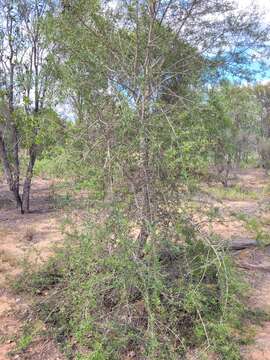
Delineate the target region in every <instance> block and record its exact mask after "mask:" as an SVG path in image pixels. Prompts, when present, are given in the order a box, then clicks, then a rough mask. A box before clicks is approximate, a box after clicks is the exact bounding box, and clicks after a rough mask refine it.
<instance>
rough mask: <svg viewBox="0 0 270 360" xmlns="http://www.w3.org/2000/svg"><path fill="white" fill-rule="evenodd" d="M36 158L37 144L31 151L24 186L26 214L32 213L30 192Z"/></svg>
mask: <svg viewBox="0 0 270 360" xmlns="http://www.w3.org/2000/svg"><path fill="white" fill-rule="evenodd" d="M36 158H37V146H36V144H33V145H32V146H31V148H30V150H29V163H28V167H27V171H26V176H25V180H24V185H23V195H22V209H23V211H24V212H25V213H29V211H30V190H31V183H32V177H33V170H34V166H35V162H36Z"/></svg>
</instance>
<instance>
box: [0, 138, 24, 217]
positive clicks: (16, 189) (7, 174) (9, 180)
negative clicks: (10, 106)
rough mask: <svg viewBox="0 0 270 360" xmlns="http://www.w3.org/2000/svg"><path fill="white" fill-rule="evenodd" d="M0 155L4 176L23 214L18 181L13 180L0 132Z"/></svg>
mask: <svg viewBox="0 0 270 360" xmlns="http://www.w3.org/2000/svg"><path fill="white" fill-rule="evenodd" d="M0 157H1V159H2V163H3V168H4V173H5V177H6V180H7V183H8V186H9V189H10V191H12V193H13V195H14V198H15V201H16V204H17V207H18V208H19V209H20V210H21V213H22V214H23V208H22V199H21V197H20V193H19V186H18V182H14V178H13V175H12V172H11V169H10V164H9V161H8V155H7V150H6V145H5V142H4V139H3V134H2V132H0Z"/></svg>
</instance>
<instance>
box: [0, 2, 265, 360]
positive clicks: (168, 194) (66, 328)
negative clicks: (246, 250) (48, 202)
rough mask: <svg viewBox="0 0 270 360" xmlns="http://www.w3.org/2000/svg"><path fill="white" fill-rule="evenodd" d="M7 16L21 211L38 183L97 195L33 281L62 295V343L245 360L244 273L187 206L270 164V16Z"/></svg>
mask: <svg viewBox="0 0 270 360" xmlns="http://www.w3.org/2000/svg"><path fill="white" fill-rule="evenodd" d="M0 19H1V24H0V159H1V164H2V168H3V174H2V175H3V179H4V181H5V182H6V183H7V184H8V186H9V189H10V191H11V193H12V196H13V198H14V200H15V201H14V212H16V211H19V212H21V214H22V215H21V216H22V219H23V218H24V217H27V216H28V213H29V212H31V184H32V180H33V181H34V179H35V177H39V176H45V177H46V178H49V179H54V180H55V181H56V182H57V184H58V186H59V189H60V191H61V189H62V191H63V188H65V189H67V191H68V192H67V193H68V194H69V195H68V196H67V195H66V196H65V197H64V196H62V198H61V199H62V202H63V201H64V202H65V205H67V204H68V206H70V207H73V206H75V205H74V204H75V202H76V198H77V197H78V196H79V194H81V195H82V194H83V195H82V196H83V200H81V202H80V208H81V211H82V212H83V214H84V216H83V221H81V223H78V224H74V223H72V225H71V222H72V221H71V220H69V221H67V224H66V225H68V226H69V227H71V228H72V231H69V232H68V235H67V236H66V243H65V245H64V247H63V248H62V249H61V251H59V253H57V254H56V255H55V257H53V259H52V260H51V261H50V262H49V263H48V264H47V265H46V266H45V267H43V268H42V269H41V270H40V271H39V272H38V273H35V274H30V273H29V274H28V276H27V277H25V276H24V279H25V282H22V283H23V287H24V290H25V289H28V290H27V291H34V292H35V291H37V290H36V289H37V287H39V291H42V290H40V288H41V289H42V288H46V289H47V288H48V289H51V291H52V292H53V294H56V295H54V296H51V297H49V298H48V299H47V300H46V302H45V301H43V304H44V302H45V305H46V306H43V307H40V308H39V309H38V310H37V313H38V314H39V316H40V317H41V318H42V319H43V320H44V319H47V320H48V319H49V320H48V321H47V322H48V326H49V328H50V329H51V331H52V333H53V334H54V336H55V338H56V339H57V342H58V343H61V347H62V350H63V352H64V353H66V354H67V356H68V357H70V358H74V359H77V360H79V359H80V360H90V359H91V360H114V359H115V360H122V359H141V360H143V359H147V360H148V359H149V360H158V359H159V360H161V359H170V360H173V359H175V360H178V359H182V358H183V359H185V358H186V356H187V353H188V351H189V350H190V349H194V348H196V349H203V350H204V354H205V352H206V353H208V352H209V353H212V352H213V353H216V354H218V356H219V358H220V359H228V360H234V359H240V355H239V344H238V343H237V341H232V339H234V340H235V335H234V334H235V331H236V330H235V329H238V331H239V328H241V324H242V323H243V320H242V316H243V311H244V310H243V307H244V305H243V302H242V300H241V297H242V287H243V286H242V281H241V280H240V279H239V278H238V275H237V271H235V267H234V264H233V260H232V258H231V255H230V253H229V251H228V250H227V249H226V246H224V245H222V246H221V245H220V243H219V242H218V239H217V238H216V237H214V236H211V234H210V235H209V234H208V235H205V234H203V233H202V232H201V231H200V229H199V228H198V226H197V225H196V224H195V223H194V221H193V218H192V217H191V216H190V214H189V211H188V209H189V205H190V204H191V200H190V199H191V197H192V196H194V194H196V192H197V191H198V189H199V188H200V185H201V184H202V183H210V184H211V183H219V184H221V186H223V187H224V188H229V187H231V186H232V181H233V179H234V176H235V171H236V170H237V169H239V168H245V167H248V166H254V167H262V168H263V169H264V170H265V173H266V174H267V172H268V170H270V83H267V82H266V81H265V82H262V81H260V79H262V78H264V75H265V74H267V72H268V74H269V62H268V59H269V50H270V49H269V44H270V43H269V41H270V39H269V37H270V31H269V25H268V24H267V23H266V22H265V21H264V20H263V19H264V17H263V15H262V14H260V13H259V12H258V11H257V10H256V9H255V8H249V9H242V10H240V9H238V8H237V6H236V2H234V1H229V0H213V1H209V0H178V1H176V0H147V1H139V0H127V1H121V0H119V1H102V0H63V1H61V2H59V1H57V0H40V1H38V0H0ZM70 194H72V196H71V195H70ZM74 194H75V195H74ZM16 208H17V209H16ZM213 216H214V210H213V212H212V213H211V214H209V217H213ZM209 222H210V219H209ZM26 279H27V280H26ZM29 289H32V290H29ZM33 289H34V290H33ZM55 289H56V291H55ZM48 291H50V290H48ZM48 314H50V315H48ZM240 332H241V330H240ZM239 342H241V340H239ZM203 356H206V357H203ZM209 356H210V355H209ZM200 358H201V359H204V358H205V359H208V358H209V359H210V357H208V355H201V357H200Z"/></svg>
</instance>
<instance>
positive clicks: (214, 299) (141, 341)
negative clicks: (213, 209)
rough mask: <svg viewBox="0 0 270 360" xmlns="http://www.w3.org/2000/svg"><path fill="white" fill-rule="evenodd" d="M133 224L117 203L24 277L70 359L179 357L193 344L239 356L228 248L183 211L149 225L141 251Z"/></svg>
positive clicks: (237, 290) (238, 310)
mask: <svg viewBox="0 0 270 360" xmlns="http://www.w3.org/2000/svg"><path fill="white" fill-rule="evenodd" d="M131 224H132V223H131V221H130V219H128V218H127V216H125V215H124V214H123V212H122V210H121V208H118V207H115V208H114V210H113V211H112V212H111V214H110V215H109V216H107V218H106V220H104V221H103V222H102V224H100V225H97V224H94V223H91V222H90V221H89V222H87V223H86V224H85V225H84V227H83V229H82V231H80V232H78V231H76V232H74V233H71V234H69V236H68V239H67V242H66V245H65V247H64V249H63V250H62V251H61V253H59V254H58V255H57V257H56V258H54V259H52V261H51V262H50V263H49V264H48V265H46V269H44V268H43V269H42V271H40V272H39V273H36V274H35V275H30V278H29V279H30V281H28V284H25V285H27V288H28V289H31V290H32V291H34V292H35V293H36V294H38V296H39V299H38V300H37V303H36V311H37V314H38V315H39V317H40V318H41V319H42V320H43V321H45V322H46V323H47V325H48V327H49V329H50V330H51V331H52V333H53V334H54V336H55V337H56V339H57V341H58V342H60V343H61V344H62V345H63V348H64V349H65V350H66V353H67V354H69V356H70V358H76V359H91V360H94V359H95V360H96V359H100V360H101V359H104V360H105V359H106V360H107V359H108V360H120V359H129V358H130V359H142V360H143V359H147V360H156V359H171V360H176V359H182V358H184V357H185V355H186V354H187V352H189V351H192V349H194V348H196V349H197V350H198V349H199V350H200V351H202V353H206V354H208V353H209V351H210V352H215V353H217V354H219V355H220V358H221V359H230V360H233V359H240V355H239V351H238V345H237V341H239V342H240V341H241V337H240V335H239V328H240V322H241V321H240V319H241V316H242V313H243V306H242V305H241V304H240V303H241V295H240V294H241V282H239V279H237V277H236V274H235V271H234V266H233V264H232V262H231V260H230V257H229V256H228V255H227V254H226V253H225V252H224V251H223V250H222V249H221V248H220V247H219V246H218V245H217V244H215V242H214V241H212V239H211V238H208V237H203V236H202V235H200V232H197V231H195V228H194V227H193V225H192V224H190V223H189V221H188V220H187V219H186V218H185V217H182V216H181V217H179V219H178V221H177V222H176V223H175V225H174V226H173V227H170V226H169V227H166V230H164V229H163V228H162V227H158V226H157V227H153V228H152V229H151V232H150V234H151V235H150V237H149V241H148V242H147V243H146V245H145V247H144V250H143V256H142V255H141V252H139V251H138V242H137V241H136V235H134V234H136V228H135V229H134V224H133V225H131ZM168 229H169V230H168ZM26 278H28V277H26ZM46 279H47V281H45V280H46ZM48 279H49V280H48ZM45 293H46V295H44V294H45ZM40 296H41V298H40ZM40 299H41V300H40ZM232 339H233V340H234V341H232ZM202 356H203V355H202Z"/></svg>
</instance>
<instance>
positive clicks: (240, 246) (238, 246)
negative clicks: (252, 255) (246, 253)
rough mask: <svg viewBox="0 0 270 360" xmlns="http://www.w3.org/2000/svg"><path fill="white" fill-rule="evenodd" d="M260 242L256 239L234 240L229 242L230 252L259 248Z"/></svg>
mask: <svg viewBox="0 0 270 360" xmlns="http://www.w3.org/2000/svg"><path fill="white" fill-rule="evenodd" d="M258 245H259V244H258V241H257V240H254V239H249V238H237V239H232V240H231V241H230V242H228V244H227V246H228V249H229V250H232V251H233V250H237V251H238V250H244V249H248V248H254V247H256V246H258Z"/></svg>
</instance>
